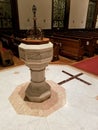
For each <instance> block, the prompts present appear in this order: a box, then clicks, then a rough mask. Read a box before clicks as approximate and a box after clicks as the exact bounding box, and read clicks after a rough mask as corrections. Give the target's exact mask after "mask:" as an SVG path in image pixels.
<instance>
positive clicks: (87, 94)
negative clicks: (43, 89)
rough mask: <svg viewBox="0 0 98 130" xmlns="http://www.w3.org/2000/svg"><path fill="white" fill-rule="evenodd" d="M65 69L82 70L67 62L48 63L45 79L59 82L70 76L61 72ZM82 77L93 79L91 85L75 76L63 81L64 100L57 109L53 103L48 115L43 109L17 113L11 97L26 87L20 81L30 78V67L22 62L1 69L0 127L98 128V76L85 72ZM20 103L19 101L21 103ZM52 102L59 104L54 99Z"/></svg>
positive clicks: (29, 129)
mask: <svg viewBox="0 0 98 130" xmlns="http://www.w3.org/2000/svg"><path fill="white" fill-rule="evenodd" d="M62 70H64V71H66V72H68V73H70V74H72V75H77V74H79V73H81V72H82V71H81V70H78V69H76V68H74V67H71V66H68V65H49V66H47V68H46V71H45V75H46V80H49V81H53V83H56V84H57V83H58V82H61V81H63V80H67V79H69V78H70V76H69V75H67V74H64V73H62ZM79 78H81V79H83V80H85V81H88V82H90V83H91V85H87V84H85V83H83V82H81V81H79V80H77V79H76V78H74V79H72V80H70V81H68V82H66V83H64V84H62V85H61V88H62V89H64V90H65V96H64V97H63V99H64V100H63V101H64V102H65V103H64V104H62V103H61V104H62V106H61V107H60V108H59V109H56V110H55V107H54V108H53V107H51V108H52V110H53V109H54V111H53V112H50V113H49V114H48V115H45V116H42V113H41V114H40V115H39V116H35V115H31V114H27V113H26V114H23V113H18V112H17V111H16V109H15V108H14V106H13V105H12V102H11V101H10V99H11V97H12V95H13V94H14V92H15V91H16V90H17V91H18V90H19V92H20V93H21V91H20V90H22V89H24V88H21V89H20V85H22V84H24V83H28V82H29V81H30V71H29V69H28V67H26V66H25V65H22V66H19V67H15V68H12V69H8V70H4V71H0V130H98V77H96V76H93V75H90V74H88V73H85V72H83V75H81V76H79ZM58 88H59V87H58ZM53 90H54V88H53ZM56 92H57V90H56ZM20 93H19V95H20V96H21V94H20ZM16 98H17V97H16ZM13 99H14V98H13ZM21 99H22V98H21ZM16 101H18V100H16ZM63 101H62V102H63ZM20 103H21V102H20V101H18V104H20ZM26 103H27V102H26ZM52 103H53V104H54V105H56V104H55V101H53V102H52ZM52 103H51V102H50V104H52ZM48 106H50V105H49V104H48V103H46V106H45V108H47V107H48ZM17 107H18V106H17ZM29 107H31V105H30V106H29ZM23 108H24V105H22V106H21V107H20V109H21V110H22V111H23V110H24V111H26V110H27V109H23ZM48 109H49V108H48ZM35 111H36V110H35Z"/></svg>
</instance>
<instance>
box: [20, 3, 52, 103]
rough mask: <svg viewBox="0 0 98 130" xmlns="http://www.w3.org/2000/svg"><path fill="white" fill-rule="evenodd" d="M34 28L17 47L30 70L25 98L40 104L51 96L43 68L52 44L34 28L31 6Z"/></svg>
mask: <svg viewBox="0 0 98 130" xmlns="http://www.w3.org/2000/svg"><path fill="white" fill-rule="evenodd" d="M32 11H33V23H34V27H33V28H32V29H30V30H28V32H27V38H24V39H23V41H24V42H23V43H21V44H20V45H19V56H20V59H22V60H23V61H24V62H25V64H26V65H27V66H28V67H29V68H30V72H31V81H30V83H29V85H28V87H27V89H26V91H25V97H26V98H27V99H28V100H29V101H31V102H42V101H45V100H46V99H48V98H49V97H50V96H51V86H50V85H49V84H48V83H47V82H46V80H45V68H46V66H47V65H48V64H49V62H50V61H51V60H52V57H53V44H52V43H51V42H50V41H49V39H48V38H44V37H43V33H42V31H41V29H38V28H37V26H36V6H35V5H33V7H32Z"/></svg>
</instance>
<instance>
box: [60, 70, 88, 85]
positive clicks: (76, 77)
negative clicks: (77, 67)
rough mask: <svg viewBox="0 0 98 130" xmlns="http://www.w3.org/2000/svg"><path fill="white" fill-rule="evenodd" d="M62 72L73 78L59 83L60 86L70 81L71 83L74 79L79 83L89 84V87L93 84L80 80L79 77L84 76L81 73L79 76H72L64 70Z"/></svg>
mask: <svg viewBox="0 0 98 130" xmlns="http://www.w3.org/2000/svg"><path fill="white" fill-rule="evenodd" d="M62 72H63V73H65V74H68V75H69V76H71V77H70V78H69V79H66V80H63V81H61V82H59V83H58V84H59V85H61V84H64V83H66V82H68V81H70V80H72V79H77V80H79V81H81V82H83V83H85V84H87V85H91V83H89V82H87V81H85V80H83V79H80V78H79V76H80V75H83V73H79V74H77V75H72V74H70V73H68V72H66V71H64V70H62Z"/></svg>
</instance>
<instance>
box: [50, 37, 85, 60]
mask: <svg viewBox="0 0 98 130" xmlns="http://www.w3.org/2000/svg"><path fill="white" fill-rule="evenodd" d="M49 38H50V41H51V42H52V43H53V44H54V48H55V46H57V45H58V46H59V47H58V48H59V53H58V52H57V53H56V52H54V53H56V54H57V57H58V55H59V54H60V55H62V56H66V57H70V58H72V59H76V60H81V59H83V55H84V48H83V47H84V46H83V45H82V43H81V40H80V39H70V38H61V37H54V36H51V37H49Z"/></svg>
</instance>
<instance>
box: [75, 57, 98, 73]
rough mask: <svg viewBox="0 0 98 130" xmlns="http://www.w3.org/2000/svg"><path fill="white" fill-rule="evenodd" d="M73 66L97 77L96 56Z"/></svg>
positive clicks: (97, 61) (97, 60)
mask: <svg viewBox="0 0 98 130" xmlns="http://www.w3.org/2000/svg"><path fill="white" fill-rule="evenodd" d="M73 66H74V67H76V68H79V69H82V70H84V71H86V72H89V73H92V74H94V75H98V56H94V57H92V58H88V59H85V60H83V61H80V62H77V63H75V64H74V65H73Z"/></svg>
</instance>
